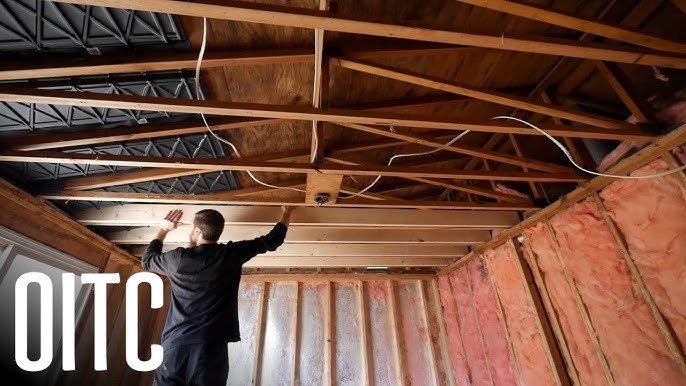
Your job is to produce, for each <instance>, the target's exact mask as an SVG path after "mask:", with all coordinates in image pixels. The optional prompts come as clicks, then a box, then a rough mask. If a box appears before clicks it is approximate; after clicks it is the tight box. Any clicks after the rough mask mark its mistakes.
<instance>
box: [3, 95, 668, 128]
mask: <svg viewBox="0 0 686 386" xmlns="http://www.w3.org/2000/svg"><path fill="white" fill-rule="evenodd" d="M0 101H3V102H20V103H43V104H56V105H67V106H91V107H100V108H120V109H132V110H151V111H165V112H176V113H187V114H199V113H203V114H208V115H228V116H239V117H249V118H253V119H254V118H255V117H261V118H279V119H296V120H306V121H314V120H317V121H327V122H334V123H358V124H371V125H392V126H406V127H418V128H431V129H443V130H471V131H479V132H490V133H506V134H527V135H539V136H540V135H542V134H541V133H539V132H538V131H536V130H533V129H531V128H529V127H527V126H525V125H522V124H512V123H504V122H489V123H486V124H484V123H466V122H455V119H453V118H447V117H434V116H423V115H409V114H394V113H383V112H373V111H357V110H352V111H351V110H343V109H334V108H330V109H317V108H313V107H308V106H291V105H268V104H257V103H234V102H224V101H205V100H186V99H174V98H158V97H142V96H135V95H110V94H97V93H88V92H79V93H77V92H68V91H54V90H36V89H11V90H2V91H0ZM545 130H546V131H547V132H548V133H549V134H550V135H553V136H557V137H577V138H594V139H620V140H630V139H633V140H647V139H652V138H654V137H655V135H653V134H650V133H647V132H645V131H642V130H640V129H638V128H627V129H622V130H605V129H600V128H597V127H588V126H571V125H570V126H558V125H552V126H546V127H545Z"/></svg>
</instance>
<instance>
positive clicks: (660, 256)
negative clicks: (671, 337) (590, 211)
mask: <svg viewBox="0 0 686 386" xmlns="http://www.w3.org/2000/svg"><path fill="white" fill-rule="evenodd" d="M667 169H668V166H667V164H666V163H665V162H664V161H663V160H658V161H655V162H652V163H650V164H648V165H647V166H645V167H643V168H641V169H639V170H637V171H636V172H634V173H632V175H645V174H655V173H660V172H663V171H665V170H667ZM600 196H601V197H602V199H603V201H604V203H605V207H606V208H607V211H608V213H609V214H610V217H611V218H612V220H613V221H614V222H615V223H616V224H617V228H618V229H619V230H620V232H621V233H622V235H623V236H624V238H625V240H626V243H627V246H628V248H629V253H630V254H631V257H632V259H633V261H634V263H635V264H636V267H637V268H638V270H639V271H640V273H641V276H642V277H643V281H644V282H645V284H646V286H647V287H648V290H649V291H650V293H651V294H652V296H653V298H654V299H655V303H656V304H657V306H658V308H659V309H660V312H662V314H663V315H664V316H665V317H666V319H667V321H668V322H669V323H670V324H671V326H672V328H673V330H674V332H675V333H676V336H677V337H678V339H679V341H680V342H681V346H682V347H684V346H685V345H686V301H684V299H686V280H685V279H686V264H684V251H686V236H685V235H686V220H684V219H686V188H684V185H683V184H682V183H681V181H680V180H679V177H677V175H675V174H672V175H670V176H667V177H662V178H651V179H643V180H622V181H619V182H616V183H613V184H612V185H610V186H608V187H607V188H605V190H603V192H602V193H601V194H600Z"/></svg>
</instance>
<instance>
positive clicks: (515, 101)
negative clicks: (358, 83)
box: [331, 59, 633, 129]
mask: <svg viewBox="0 0 686 386" xmlns="http://www.w3.org/2000/svg"><path fill="white" fill-rule="evenodd" d="M331 62H332V63H333V64H336V65H338V66H340V67H343V68H347V69H350V70H356V71H361V72H365V73H368V74H374V75H378V76H383V77H386V78H390V79H395V80H399V81H402V82H407V83H412V84H416V85H419V86H424V87H429V88H433V89H436V90H441V91H445V92H451V93H454V94H458V95H464V96H467V97H470V98H475V99H479V100H483V101H487V102H491V103H497V104H500V105H504V106H510V107H514V108H519V109H524V110H529V111H533V112H537V113H541V114H545V115H550V116H554V117H558V118H564V119H568V120H570V121H575V122H579V123H584V124H587V125H591V126H597V127H602V128H606V129H631V128H632V127H633V125H631V124H628V123H626V122H623V121H617V120H614V119H610V118H604V117H600V116H597V115H595V114H590V113H584V112H581V111H576V110H572V109H568V108H564V107H560V106H552V105H550V104H546V103H540V102H538V101H537V100H535V99H531V98H525V97H519V96H515V95H508V94H505V93H501V92H497V91H490V90H485V89H481V88H477V87H472V86H468V85H465V84H458V83H454V82H448V81H445V80H443V79H441V78H436V77H431V76H428V75H424V74H419V73H416V72H412V71H407V70H402V69H398V68H393V67H389V66H383V65H379V64H370V63H366V62H363V61H359V60H350V59H332V61H331Z"/></svg>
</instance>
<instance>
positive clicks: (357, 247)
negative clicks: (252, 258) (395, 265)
mask: <svg viewBox="0 0 686 386" xmlns="http://www.w3.org/2000/svg"><path fill="white" fill-rule="evenodd" d="M187 246H188V242H187V241H186V242H184V243H181V244H177V243H170V242H165V243H164V248H163V249H162V250H163V251H165V252H166V251H170V250H172V249H175V248H179V247H187ZM145 248H146V246H145V245H141V246H137V247H135V249H134V250H135V251H136V253H134V254H135V255H142V254H143V251H144V250H145ZM466 254H467V248H466V247H464V246H458V245H445V244H427V245H421V244H401V245H384V246H383V248H380V247H379V245H378V244H334V243H314V244H303V243H298V244H284V245H282V246H281V247H279V249H277V250H276V251H273V252H267V253H266V254H264V256H265V257H269V258H277V257H278V258H281V257H310V256H328V257H332V258H333V257H337V258H339V259H340V260H342V261H345V260H346V259H347V258H349V257H397V258H400V257H445V258H449V257H453V258H454V257H458V256H464V255H466Z"/></svg>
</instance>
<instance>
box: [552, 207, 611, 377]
mask: <svg viewBox="0 0 686 386" xmlns="http://www.w3.org/2000/svg"><path fill="white" fill-rule="evenodd" d="M544 221H545V225H546V228H547V229H548V236H549V237H550V239H551V240H552V242H553V246H554V248H555V254H556V255H557V258H558V261H559V262H560V266H561V267H562V271H563V272H564V275H565V278H566V279H567V284H568V285H569V288H570V290H571V292H572V295H573V296H574V300H575V301H576V305H577V307H578V311H579V314H580V315H581V319H582V320H583V322H584V325H585V326H586V329H587V331H588V335H589V337H590V338H591V342H592V343H593V347H594V348H595V351H596V355H597V356H598V361H599V362H600V366H601V367H602V368H603V373H604V374H605V379H606V380H607V383H608V385H614V384H615V381H614V376H613V375H612V371H611V370H610V365H609V364H608V362H607V358H606V357H605V353H603V349H602V347H600V341H599V340H598V333H597V332H596V330H595V327H594V326H593V323H592V322H591V317H590V315H589V314H588V309H587V308H586V305H585V304H584V301H583V299H581V294H580V293H579V289H578V288H577V286H576V283H575V282H574V278H573V277H572V274H571V273H570V272H569V269H567V264H566V263H565V257H564V256H563V254H562V248H561V247H560V243H559V241H558V239H557V237H556V236H555V231H554V230H553V227H552V226H551V225H550V222H549V221H548V220H547V219H546V220H544Z"/></svg>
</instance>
